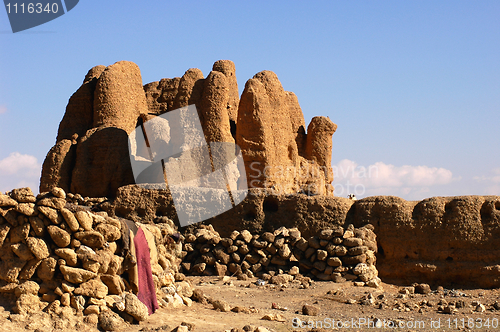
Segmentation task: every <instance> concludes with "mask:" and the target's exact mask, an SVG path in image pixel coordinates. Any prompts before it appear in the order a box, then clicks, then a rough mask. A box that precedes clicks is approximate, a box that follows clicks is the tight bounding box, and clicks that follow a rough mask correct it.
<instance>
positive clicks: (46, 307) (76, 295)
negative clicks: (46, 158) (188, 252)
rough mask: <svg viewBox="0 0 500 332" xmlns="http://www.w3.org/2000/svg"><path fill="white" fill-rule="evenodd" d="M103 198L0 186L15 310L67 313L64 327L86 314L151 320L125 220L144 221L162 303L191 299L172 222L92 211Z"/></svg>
mask: <svg viewBox="0 0 500 332" xmlns="http://www.w3.org/2000/svg"><path fill="white" fill-rule="evenodd" d="M105 200H106V199H93V200H91V201H89V200H87V201H85V200H84V199H83V198H82V197H81V196H80V195H72V194H68V195H66V193H65V192H64V190H62V189H61V188H53V189H52V190H51V192H46V193H42V194H40V195H38V196H37V197H35V196H34V195H33V193H32V191H31V189H29V188H22V189H14V190H12V191H11V192H9V193H7V194H6V195H4V194H2V193H0V293H2V294H3V296H5V295H8V294H12V295H13V296H15V305H14V307H13V311H14V313H16V314H20V315H26V314H28V315H52V314H54V317H59V316H60V317H63V316H64V317H63V318H66V319H64V320H59V321H58V322H59V323H61V324H66V325H65V328H64V329H71V328H73V327H74V324H77V323H78V322H77V320H78V319H80V321H81V318H83V320H84V321H85V322H86V323H88V324H90V325H94V326H95V325H96V324H97V323H98V322H99V324H100V326H101V327H102V328H103V329H105V330H110V329H107V328H106V326H108V325H110V324H111V325H113V324H115V325H116V324H118V325H119V324H120V322H124V320H125V321H128V322H132V321H142V320H145V319H146V318H147V317H148V315H149V314H150V313H151V308H149V309H150V310H148V306H146V305H145V304H144V303H148V302H147V301H146V300H145V299H147V298H148V296H145V294H147V293H148V291H147V290H145V289H144V288H142V289H141V287H144V286H143V285H144V284H141V282H140V281H139V277H141V276H142V274H141V273H140V272H138V271H137V269H135V268H134V267H135V266H136V264H138V260H137V256H136V253H139V248H138V247H134V246H133V245H130V241H133V239H132V235H129V233H128V230H129V226H126V225H135V226H134V227H140V229H141V231H142V232H143V233H144V234H145V237H146V240H147V241H148V246H147V247H146V248H145V249H144V248H143V252H146V251H147V255H146V256H147V257H149V260H150V264H149V266H150V274H149V277H150V278H151V279H150V281H151V283H150V284H149V285H150V286H152V287H153V289H152V291H153V292H154V293H155V295H156V298H157V300H158V304H159V305H160V306H162V307H177V306H183V305H185V304H188V305H189V304H190V303H191V300H190V299H189V297H190V296H192V290H191V286H190V284H188V283H187V282H185V281H181V280H179V279H178V278H177V275H178V273H177V272H178V269H179V264H180V262H181V258H180V257H181V250H182V245H181V244H180V242H176V241H175V240H174V238H173V237H172V235H174V234H175V233H176V228H175V226H174V224H173V223H172V221H171V220H169V219H167V218H163V219H162V221H163V222H161V223H157V224H155V225H153V224H148V225H146V224H143V225H139V226H138V224H133V223H132V224H130V222H126V221H124V220H123V219H120V218H118V217H116V216H114V217H110V216H108V214H107V213H106V212H104V211H97V210H94V211H92V209H91V206H92V205H94V204H101V203H103V202H105ZM130 227H132V226H130ZM125 234H126V235H125ZM146 256H144V257H146ZM141 264H142V263H141ZM181 279H182V278H181ZM141 292H142V295H141ZM141 296H142V298H141ZM143 302H144V303H143ZM153 303H154V301H153V300H151V301H150V304H151V306H153ZM42 310H43V313H42ZM152 310H153V312H154V309H152ZM75 317H77V320H74V318H75ZM40 319H42V318H40ZM68 324H70V325H68ZM71 324H73V325H71ZM111 330H113V329H111Z"/></svg>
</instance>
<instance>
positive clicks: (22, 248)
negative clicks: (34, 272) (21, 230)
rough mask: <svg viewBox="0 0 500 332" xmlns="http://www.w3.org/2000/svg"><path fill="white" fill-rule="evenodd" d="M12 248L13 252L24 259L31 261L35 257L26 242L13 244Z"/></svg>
mask: <svg viewBox="0 0 500 332" xmlns="http://www.w3.org/2000/svg"><path fill="white" fill-rule="evenodd" d="M10 248H11V250H12V252H13V253H14V254H16V255H17V256H18V257H19V258H21V259H22V260H23V261H29V260H32V259H33V258H35V256H33V253H32V252H31V250H30V249H29V248H28V246H27V245H25V244H24V243H16V244H12V245H11V246H10Z"/></svg>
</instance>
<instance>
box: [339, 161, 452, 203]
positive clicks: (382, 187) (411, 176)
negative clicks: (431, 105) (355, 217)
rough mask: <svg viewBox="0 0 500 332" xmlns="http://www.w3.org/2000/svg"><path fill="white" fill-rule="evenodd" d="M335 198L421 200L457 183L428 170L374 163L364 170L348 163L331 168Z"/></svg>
mask: <svg viewBox="0 0 500 332" xmlns="http://www.w3.org/2000/svg"><path fill="white" fill-rule="evenodd" d="M332 167H333V172H334V181H333V185H334V186H335V195H337V196H343V197H345V196H347V194H352V193H354V194H356V195H357V196H358V197H365V196H374V195H394V196H400V197H402V198H405V199H411V200H414V199H422V198H425V197H429V196H431V195H433V194H432V193H433V190H432V189H433V188H435V187H437V186H444V185H449V184H451V183H453V182H456V181H458V180H460V178H454V177H453V174H452V172H451V171H450V170H447V169H445V168H438V167H429V166H410V165H404V166H395V165H391V164H386V163H384V162H376V163H375V164H373V165H370V166H368V167H365V166H361V165H358V164H357V163H356V162H354V161H352V160H348V159H344V160H341V161H340V162H339V163H338V164H336V165H333V166H332Z"/></svg>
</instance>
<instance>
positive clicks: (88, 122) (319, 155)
mask: <svg viewBox="0 0 500 332" xmlns="http://www.w3.org/2000/svg"><path fill="white" fill-rule="evenodd" d="M188 105H196V109H197V112H198V116H199V118H200V122H201V125H202V129H203V133H204V136H205V139H206V141H207V142H228V143H235V144H237V145H238V146H239V147H240V148H241V151H242V155H243V160H244V166H245V169H246V173H247V182H248V188H249V190H248V196H246V198H245V199H244V200H243V201H242V202H241V203H240V204H238V205H236V207H235V208H233V209H231V210H229V211H226V212H224V213H222V214H220V215H217V216H215V217H212V218H210V219H208V220H206V221H204V222H203V223H198V224H193V225H190V226H188V227H179V226H180V225H179V222H178V221H179V219H178V216H177V211H176V209H175V206H174V204H173V198H172V194H171V192H170V191H169V189H168V187H167V189H145V188H144V187H141V186H137V185H135V180H134V175H133V173H132V170H131V163H130V156H129V149H128V135H129V134H130V133H131V132H132V131H134V130H135V128H136V127H138V126H141V125H142V124H144V123H145V122H147V121H148V120H150V119H153V118H155V117H156V116H158V115H162V114H165V113H168V112H171V111H173V110H176V109H178V108H180V107H184V106H188ZM336 128H337V126H336V125H335V124H334V123H333V122H332V121H330V119H328V118H327V117H322V116H318V117H315V118H313V119H312V120H311V122H310V123H309V124H308V125H307V130H306V123H305V121H304V117H303V114H302V110H301V108H300V106H299V103H298V100H297V97H296V96H295V95H294V94H293V93H292V92H287V91H285V90H284V89H283V87H282V86H281V83H280V82H279V80H278V78H277V76H276V75H275V74H274V73H273V72H270V71H262V72H260V73H258V74H256V75H255V76H254V77H253V78H251V79H250V80H248V81H247V82H246V84H245V88H244V90H243V93H242V94H241V96H239V93H238V84H237V81H236V72H235V66H234V64H233V63H232V62H231V61H228V60H220V61H217V62H215V64H214V65H213V69H212V71H211V72H210V73H209V74H208V76H207V77H206V78H204V76H203V74H202V73H201V71H200V70H198V69H189V70H188V71H186V73H185V74H184V75H183V76H182V77H181V78H179V77H176V78H171V79H161V80H160V81H157V82H152V83H148V84H146V85H144V86H143V85H142V79H141V74H140V71H139V68H138V66H137V65H135V64H134V63H131V62H126V61H121V62H117V63H115V64H113V65H111V66H108V67H105V66H96V67H94V68H92V69H90V70H89V72H88V73H87V75H86V76H85V79H84V81H83V84H82V85H81V87H80V88H79V89H78V90H77V91H76V92H75V93H74V94H73V95H72V96H71V98H70V100H69V103H68V106H67V108H66V113H65V115H64V118H63V119H62V121H61V123H60V126H59V131H58V134H57V139H56V143H55V145H54V147H52V149H51V150H50V151H49V152H48V154H47V157H46V159H45V161H44V163H43V170H42V177H41V181H40V194H39V195H38V196H36V197H35V196H34V195H33V193H32V191H31V190H30V189H29V188H21V189H14V190H12V191H10V192H7V193H5V194H3V193H0V250H1V254H0V292H1V293H2V294H4V295H5V296H9V294H10V296H12V297H13V299H14V301H15V303H16V304H15V307H14V310H15V312H17V313H19V314H30V313H34V312H37V311H40V310H42V309H43V310H45V311H46V312H57V313H58V315H59V316H67V317H73V314H74V313H75V312H76V313H77V316H78V317H85V318H84V319H85V321H86V322H87V323H91V324H99V326H100V327H101V328H103V329H107V330H114V329H116V328H117V327H118V326H119V325H120V324H121V322H123V321H130V322H132V321H134V320H135V321H138V320H142V319H145V318H146V317H147V315H148V314H151V313H152V312H154V310H155V308H156V305H160V306H162V307H176V306H184V305H188V306H189V305H190V303H191V301H192V299H194V300H200V301H206V299H202V298H199V297H197V293H196V292H193V289H192V288H191V285H190V284H189V283H188V282H186V281H184V276H185V275H186V274H187V275H189V274H191V275H219V276H224V275H226V276H228V275H234V276H238V278H242V279H245V278H248V277H253V276H257V277H259V278H262V279H263V280H265V281H269V282H271V283H275V284H281V283H286V282H288V281H290V280H292V279H295V280H298V281H299V282H301V283H302V284H303V285H304V287H306V286H307V285H308V282H309V281H310V280H311V279H316V280H324V281H335V282H342V281H346V280H353V281H356V282H357V284H358V285H365V286H369V287H378V285H379V283H380V280H381V279H380V278H382V279H383V280H384V281H387V282H395V283H404V284H409V283H412V282H427V283H429V284H442V285H448V284H450V285H453V286H470V287H500V265H499V261H500V249H498V248H499V247H500V197H498V196H460V197H433V198H429V199H425V200H422V201H420V202H411V201H405V200H403V199H401V198H398V197H394V196H375V197H367V198H364V199H361V200H358V201H353V200H350V199H347V198H342V197H335V196H334V192H333V187H332V181H333V173H332V168H331V159H332V135H333V134H334V132H335V130H336ZM158 135H159V136H161V135H162V133H158ZM160 138H161V137H160ZM162 180H163V181H165V179H162ZM167 180H168V179H167ZM167 182H168V181H167ZM136 240H137V243H136ZM141 241H142V242H141ZM141 243H142V244H141ZM141 245H142V247H141ZM134 248H135V249H134ZM141 248H142V249H141ZM144 248H147V252H149V254H148V255H147V257H149V259H148V258H147V257H146V256H144V257H146V258H144V257H143V256H141V255H142V254H143V253H144V252H145V251H144ZM141 250H142V251H141ZM138 257H143V258H144V259H143V260H142V261H143V262H148V263H147V264H145V265H144V264H143V265H141V263H137V261H138V260H137V258H138ZM140 273H142V275H143V276H144V275H147V276H148V277H147V278H145V279H144V280H146V279H148V280H149V281H148V282H147V283H146V284H144V285H142V286H141V285H140V283H138V278H137V274H140ZM139 279H141V278H139ZM144 287H146V288H144ZM145 289H147V291H145ZM68 319H69V318H68ZM68 326H69V325H68ZM71 326H75V324H73V325H71Z"/></svg>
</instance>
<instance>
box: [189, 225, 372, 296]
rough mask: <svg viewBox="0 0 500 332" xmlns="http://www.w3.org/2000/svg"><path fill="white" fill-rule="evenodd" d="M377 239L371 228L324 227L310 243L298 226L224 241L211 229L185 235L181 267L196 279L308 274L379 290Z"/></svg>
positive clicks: (246, 233)
mask: <svg viewBox="0 0 500 332" xmlns="http://www.w3.org/2000/svg"><path fill="white" fill-rule="evenodd" d="M376 251H377V243H376V236H375V233H374V232H373V228H372V226H371V225H367V226H364V227H361V228H357V229H355V228H354V227H353V226H352V225H349V226H348V227H347V228H346V229H344V228H342V227H336V228H332V229H324V230H322V231H321V232H320V233H319V234H318V235H317V236H312V237H310V238H308V239H305V238H303V237H302V236H301V233H300V231H299V230H298V229H296V228H291V229H287V228H285V227H282V228H280V229H278V230H276V231H275V232H274V233H270V232H265V233H262V234H260V235H257V234H255V235H252V234H251V233H250V232H249V231H247V230H244V231H242V232H238V231H233V232H232V233H231V235H230V236H229V237H227V238H221V237H220V235H219V233H217V232H216V231H214V229H213V227H212V226H211V225H209V226H205V225H201V226H200V227H199V228H198V229H196V230H195V231H194V232H192V233H190V234H186V235H185V243H184V244H183V253H182V256H184V258H183V262H182V263H181V267H182V269H183V271H184V273H187V274H193V275H219V276H224V275H238V276H244V275H245V276H247V277H253V276H257V277H264V279H267V278H269V277H272V276H277V275H279V274H285V272H286V274H288V275H292V276H295V275H298V274H303V275H305V276H308V277H310V278H315V279H319V280H323V281H328V280H331V281H335V282H344V281H346V280H352V281H355V282H356V283H357V284H358V285H359V286H362V285H367V286H372V287H378V284H379V282H380V279H379V278H378V277H377V276H378V271H377V269H376V267H375V261H376V257H375V253H376Z"/></svg>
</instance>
